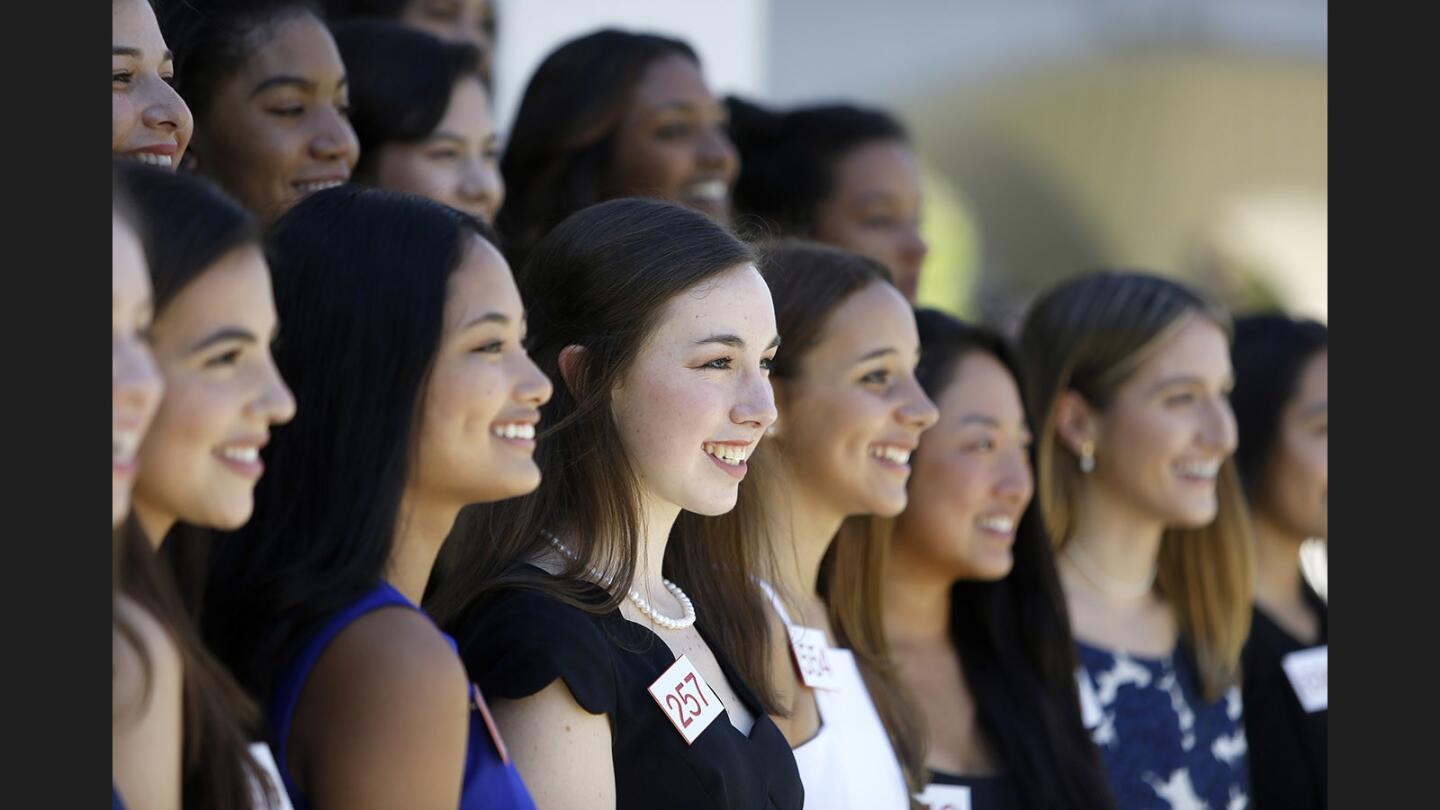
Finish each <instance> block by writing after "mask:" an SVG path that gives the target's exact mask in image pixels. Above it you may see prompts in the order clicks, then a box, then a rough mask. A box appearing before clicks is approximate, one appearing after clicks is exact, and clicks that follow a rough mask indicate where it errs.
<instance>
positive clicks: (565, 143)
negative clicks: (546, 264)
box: [495, 28, 700, 267]
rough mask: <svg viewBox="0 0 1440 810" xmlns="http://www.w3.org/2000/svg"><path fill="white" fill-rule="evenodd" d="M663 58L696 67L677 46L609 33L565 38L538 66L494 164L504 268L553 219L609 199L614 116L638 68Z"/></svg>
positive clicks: (691, 55)
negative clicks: (499, 180) (501, 196)
mask: <svg viewBox="0 0 1440 810" xmlns="http://www.w3.org/2000/svg"><path fill="white" fill-rule="evenodd" d="M666 56H682V57H684V58H686V59H689V60H690V61H692V62H694V63H695V64H696V65H699V64H700V57H698V56H697V55H696V54H695V51H694V50H693V49H692V48H691V47H690V46H689V45H686V44H685V43H684V42H681V41H680V40H678V39H671V38H669V37H663V36H659V35H657V34H639V33H632V32H629V31H619V30H616V29H613V28H607V29H604V30H601V31H596V32H594V33H592V34H587V35H586V36H583V37H579V38H578V39H572V40H570V41H569V42H566V43H565V44H564V45H561V46H560V47H559V48H557V49H556V50H555V51H554V52H552V53H551V54H550V55H549V56H547V57H545V61H544V62H541V63H540V67H539V68H537V69H536V71H535V75H534V76H532V77H531V78H530V83H529V84H528V85H526V87H525V95H524V97H523V98H522V99H521V100H520V109H519V111H518V112H517V113H516V114H515V123H514V125H513V126H512V127H511V128H510V137H509V140H508V144H507V145H506V148H505V154H504V156H503V157H502V158H501V159H500V174H501V175H502V176H503V177H504V179H505V188H506V189H507V192H506V197H505V203H504V204H503V205H502V206H501V207H500V212H499V213H498V214H496V217H495V227H496V229H497V230H499V231H500V233H501V234H503V235H504V236H505V239H506V241H507V243H508V244H509V249H510V262H511V264H512V266H515V267H520V266H521V265H523V264H524V262H525V260H526V257H527V255H528V254H529V252H530V249H531V248H532V247H533V246H534V245H535V243H536V242H538V241H539V240H540V237H542V236H544V235H545V234H546V233H548V232H549V231H550V229H551V228H554V227H555V226H556V225H558V224H560V221H561V220H563V219H565V218H566V217H568V216H570V215H571V214H573V213H575V212H576V211H579V210H580V209H582V208H585V207H586V206H589V205H593V204H595V203H597V202H600V201H602V200H605V199H607V198H608V197H609V196H610V194H612V193H613V192H612V191H611V189H610V184H611V176H610V174H611V167H612V164H613V157H614V151H615V138H614V136H615V131H616V129H617V128H618V127H619V125H620V117H621V115H622V114H623V113H624V110H625V105H626V103H627V102H628V100H629V98H630V93H631V91H632V90H633V89H634V88H635V85H636V84H638V83H639V82H640V79H641V78H642V77H643V76H644V73H645V70H646V68H648V67H649V66H650V64H651V63H652V62H654V61H656V60H658V59H661V58H663V57H666Z"/></svg>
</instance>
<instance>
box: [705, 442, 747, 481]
mask: <svg viewBox="0 0 1440 810" xmlns="http://www.w3.org/2000/svg"><path fill="white" fill-rule="evenodd" d="M700 448H701V449H702V450H704V451H705V455H707V456H709V457H710V461H711V462H713V463H714V464H715V466H717V467H719V468H720V469H722V470H724V471H725V472H726V473H728V474H729V475H730V476H732V477H734V478H737V479H738V478H744V477H745V472H746V470H748V469H749V466H748V465H747V464H746V463H745V460H746V459H748V458H749V457H750V453H751V452H753V451H754V449H755V443H754V442H705V443H703V444H701V445H700Z"/></svg>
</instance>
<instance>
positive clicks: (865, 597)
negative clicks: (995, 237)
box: [751, 239, 928, 792]
mask: <svg viewBox="0 0 1440 810" xmlns="http://www.w3.org/2000/svg"><path fill="white" fill-rule="evenodd" d="M761 273H762V274H763V275H764V276H765V280H766V282H767V283H769V285H770V295H771V297H772V298H773V299H774V301H775V321H776V324H777V325H778V326H779V329H780V336H781V340H783V341H784V342H783V343H782V344H781V348H780V351H779V352H777V353H776V355H775V365H774V370H773V371H772V372H771V379H773V380H776V381H784V380H793V379H797V378H799V377H800V376H801V374H802V367H803V363H804V359H805V356H806V354H808V353H809V351H810V350H811V349H813V348H814V347H815V346H816V344H818V343H819V342H820V340H821V338H822V337H823V334H824V330H825V325H826V321H827V320H828V319H829V317H830V314H831V313H832V312H834V311H835V309H836V308H838V307H839V306H840V305H841V304H842V303H843V302H844V301H845V300H846V299H847V298H849V297H850V296H851V295H853V294H855V293H857V292H859V291H860V290H862V289H864V288H865V287H868V286H870V285H871V284H877V283H878V284H890V283H891V278H890V272H889V271H888V270H886V269H885V266H884V265H882V264H880V263H879V262H877V261H875V260H873V259H869V258H866V257H864V256H861V255H859V254H856V253H851V252H849V251H846V250H841V249H839V248H834V247H828V246H825V245H820V244H816V243H812V242H805V241H801V240H794V239H785V240H780V241H776V242H772V243H770V244H767V245H766V246H765V247H764V248H763V250H762V254H761ZM784 418H785V417H783V416H782V420H783V419H784ZM774 447H775V444H774V443H773V442H761V444H760V447H759V448H758V449H757V450H756V453H755V456H756V457H757V458H758V464H752V465H751V469H754V468H755V467H757V466H759V467H772V468H773V467H775V466H777V465H778V463H779V460H778V459H777V458H775V457H774V454H775V453H777V452H779V451H778V450H776V449H773V448H774ZM773 542H774V539H773V538H772V543H773ZM772 553H773V552H772ZM889 557H890V521H888V520H884V519H880V518H876V517H872V516H868V515H861V516H855V517H850V518H847V519H846V520H845V521H844V522H843V523H842V524H841V526H840V530H839V532H837V533H836V535H835V538H834V539H833V540H832V541H831V542H830V546H829V548H828V549H827V550H826V552H825V556H824V558H823V559H822V560H821V563H820V575H819V580H818V583H817V593H818V594H819V596H820V597H821V598H822V599H824V600H825V605H826V610H827V612H828V616H829V619H830V626H831V627H832V628H833V629H834V631H835V638H836V640H837V641H838V642H839V643H840V644H841V646H844V647H848V648H849V649H850V650H851V651H852V652H853V653H854V654H855V659H856V661H857V662H858V663H859V667H860V674H861V677H862V678H864V680H865V685H866V686H867V687H868V689H869V691H870V696H871V698H872V699H873V700H874V702H875V708H876V710H877V711H878V712H879V714H880V719H881V721H882V722H883V723H884V724H885V730H886V733H887V734H888V735H889V737H890V743H891V745H892V747H893V748H894V749H895V755H896V757H897V758H898V759H899V760H900V764H901V767H902V769H903V770H904V771H905V778H906V781H907V782H908V783H909V786H910V789H911V792H915V791H918V790H920V789H921V788H922V787H923V786H924V785H925V783H926V782H927V781H928V780H927V779H926V777H925V752H924V739H925V735H924V726H923V725H922V722H921V719H920V714H919V712H918V710H917V709H916V707H915V704H914V701H913V700H912V699H911V697H910V696H909V693H908V691H907V690H906V689H905V687H904V686H903V685H902V684H901V682H900V679H899V674H898V671H897V669H896V667H895V663H894V661H893V660H892V659H891V657H890V647H889V644H888V643H887V641H886V639H885V623H884V600H883V598H882V593H881V589H882V587H883V585H884V582H885V569H886V566H887V565H888V563H889ZM832 594H836V595H842V594H843V598H835V599H832V598H830V597H831V595H832Z"/></svg>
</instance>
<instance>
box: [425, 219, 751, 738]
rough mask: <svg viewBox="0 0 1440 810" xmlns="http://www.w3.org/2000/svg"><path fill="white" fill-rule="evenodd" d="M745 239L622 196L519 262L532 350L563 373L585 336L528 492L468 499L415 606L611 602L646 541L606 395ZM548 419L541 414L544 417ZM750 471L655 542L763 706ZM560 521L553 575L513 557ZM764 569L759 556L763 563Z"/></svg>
mask: <svg viewBox="0 0 1440 810" xmlns="http://www.w3.org/2000/svg"><path fill="white" fill-rule="evenodd" d="M753 262H754V257H753V255H752V254H751V251H750V249H749V248H748V247H746V246H745V244H744V243H742V242H740V241H739V240H738V239H736V238H735V237H734V236H732V235H730V234H729V233H728V232H726V231H725V230H724V229H723V228H721V227H720V226H719V225H716V224H715V223H714V222H712V221H710V220H709V219H708V218H707V217H705V216H704V215H702V214H699V213H696V212H694V211H690V210H688V209H685V208H682V207H680V206H678V205H674V204H670V203H664V202H659V201H654V200H640V199H620V200H611V201H609V202H605V203H601V204H599V205H595V206H591V207H590V208H586V209H584V210H582V211H580V212H578V213H575V214H573V215H571V216H570V217H569V218H567V219H566V220H565V221H564V222H562V223H561V224H560V225H559V226H558V227H556V228H555V229H554V230H553V231H551V232H550V233H549V234H548V235H547V236H546V237H545V238H544V239H542V240H540V242H539V243H538V244H537V245H536V246H535V249H534V250H533V252H532V253H531V254H530V259H529V261H528V262H527V264H526V265H525V267H524V268H523V269H522V270H521V271H520V274H519V276H518V279H517V280H518V282H519V287H520V296H521V298H522V299H523V300H524V302H525V306H526V308H527V312H528V319H529V325H530V330H529V342H530V350H529V351H530V357H531V359H532V360H533V361H534V362H535V364H536V365H538V366H539V367H540V369H541V370H542V371H544V372H545V374H546V376H548V377H549V378H550V379H552V380H557V381H558V380H561V379H562V376H561V374H560V360H559V358H560V352H561V350H563V349H564V348H566V347H567V346H580V347H583V348H584V349H585V353H584V355H583V358H584V359H583V367H582V368H580V370H579V373H578V374H577V375H576V376H575V377H574V378H572V379H571V380H570V381H569V382H570V384H569V385H563V384H557V385H556V386H555V393H554V395H553V396H552V397H551V399H550V401H549V402H548V403H546V404H545V405H544V406H543V407H542V408H541V411H540V412H541V426H542V428H543V430H542V432H541V433H540V435H539V437H538V439H539V441H538V443H537V447H536V450H535V462H536V464H537V465H539V467H540V470H541V473H542V478H541V482H540V487H539V488H538V489H537V490H536V491H535V492H533V493H531V494H530V495H527V496H524V497H521V498H513V499H510V500H507V501H501V502H498V503H494V504H483V505H475V506H470V507H467V508H466V509H465V510H464V511H462V512H461V515H460V517H459V519H458V520H457V521H456V526H455V530H454V531H453V532H452V534H451V537H450V539H449V540H448V541H447V542H446V543H445V547H444V549H443V550H442V552H441V559H440V561H439V564H438V566H437V569H438V571H437V574H436V576H435V577H434V578H433V579H432V581H431V587H430V589H429V593H428V595H427V598H426V600H425V607H426V609H427V610H428V611H430V612H431V613H432V615H434V616H435V618H436V620H437V621H438V622H439V623H440V624H441V626H448V625H452V624H454V623H456V622H458V621H459V620H460V619H461V618H462V616H463V614H464V613H465V612H466V611H467V609H468V608H469V607H470V606H472V605H474V604H476V603H477V602H478V601H480V600H482V599H484V598H485V597H486V596H487V595H488V594H492V593H494V592H496V591H498V590H500V589H503V588H511V587H519V588H528V589H533V590H539V591H543V592H545V593H548V594H551V595H552V596H554V597H555V598H557V599H559V600H561V601H563V602H565V603H567V604H570V605H573V606H575V607H577V608H579V609H581V610H584V611H587V612H590V613H594V614H603V613H608V612H610V611H612V610H614V609H615V608H616V607H617V606H618V605H619V604H620V602H621V600H622V599H623V595H624V594H625V593H626V592H627V591H628V590H629V588H630V584H631V581H632V580H633V577H634V572H635V566H636V561H637V559H638V558H639V546H640V544H641V543H642V542H643V540H644V534H643V530H644V526H643V524H642V515H641V511H640V487H641V482H640V480H639V477H638V475H637V472H636V470H635V468H634V466H633V465H632V464H631V461H630V457H629V453H628V451H627V450H626V449H625V444H624V442H623V440H622V439H621V436H620V432H619V430H618V428H617V427H616V424H615V417H614V412H613V408H612V399H611V392H612V391H614V390H615V389H616V388H617V387H618V386H619V385H620V383H621V382H622V381H623V380H624V378H625V375H626V373H627V372H628V371H629V370H630V368H631V367H632V366H633V365H634V363H635V359H636V357H638V356H639V354H640V352H641V351H642V350H643V349H644V346H645V343H646V341H647V339H648V338H649V336H650V335H651V333H652V332H654V330H655V328H656V327H657V325H658V324H659V323H660V321H661V320H662V319H663V318H664V316H665V312H666V309H667V305H668V304H669V302H670V301H671V300H673V299H674V298H675V297H676V296H678V295H680V294H682V293H684V292H685V291H687V290H692V289H694V288H696V287H697V286H699V285H703V284H705V283H707V282H709V281H711V280H713V279H714V278H715V277H716V276H718V275H720V274H722V273H724V272H726V271H728V270H730V269H733V268H734V267H736V266H737V265H745V264H752V263H753ZM546 426H548V427H546ZM757 489H758V482H757V480H756V479H755V478H753V477H752V476H750V475H747V476H746V477H745V479H744V480H742V481H741V484H740V495H739V500H738V502H737V504H736V507H735V509H733V510H732V511H731V512H730V513H729V515H727V518H728V519H727V520H726V521H723V522H717V521H714V520H713V519H709V518H703V517H701V516H698V515H691V514H686V513H683V512H682V513H681V515H680V517H679V519H677V520H676V522H675V525H674V527H673V528H672V530H671V533H670V542H669V545H668V546H667V549H666V574H667V575H668V576H669V577H670V578H671V579H672V580H674V581H675V582H677V583H678V584H679V585H680V586H681V587H683V588H684V589H685V590H686V592H687V593H689V594H690V595H691V597H692V598H693V600H694V602H695V606H696V611H697V613H699V614H700V615H702V616H704V617H705V618H704V623H705V628H706V630H707V631H708V632H709V633H710V634H711V636H712V638H714V639H715V640H716V643H717V646H719V647H720V648H721V649H722V650H723V651H724V652H725V653H726V654H727V655H729V656H730V658H731V660H732V662H733V663H734V664H735V667H736V669H737V670H739V672H740V674H741V676H742V677H743V678H744V680H745V682H746V683H747V684H748V685H749V686H750V687H751V688H752V689H753V690H754V691H755V693H756V694H757V695H758V696H759V697H760V700H761V702H762V703H763V704H764V706H765V709H766V711H767V712H768V711H770V710H771V709H773V707H774V706H775V700H774V697H773V690H772V689H771V687H770V679H769V677H768V674H767V673H768V670H767V669H766V667H765V663H766V660H767V659H766V653H765V650H766V646H767V644H768V643H769V633H768V625H767V623H766V613H765V601H764V596H763V594H761V593H760V591H759V588H758V586H757V585H756V584H755V582H754V581H753V580H752V579H751V577H750V572H751V571H755V570H757V569H762V567H763V562H762V561H761V559H760V557H759V551H758V548H757V546H758V543H757V540H758V538H759V536H760V534H759V530H758V527H759V525H761V524H760V517H759V515H758V513H757V512H756V510H755V506H756V504H757V501H758V497H757V495H758V492H757ZM574 527H584V529H585V530H584V531H577V532H574V533H573V536H572V543H573V545H572V546H571V548H572V550H573V551H574V552H575V553H576V555H577V559H576V560H574V561H570V560H566V565H565V568H564V570H563V572H562V574H561V576H560V577H558V578H557V577H552V576H549V575H546V574H540V573H536V572H535V571H533V570H529V569H526V568H524V567H519V564H520V563H524V562H528V561H530V560H533V559H535V558H536V557H539V556H543V555H546V554H548V553H549V552H550V546H549V544H548V542H547V541H546V540H545V538H544V537H543V536H542V535H541V532H542V531H543V530H550V531H555V532H557V533H558V532H562V531H564V530H565V529H567V528H574ZM591 570H594V571H603V572H606V573H607V574H608V575H611V576H613V579H612V580H611V582H610V584H609V587H608V591H609V593H608V598H607V599H606V600H604V601H603V602H599V603H597V602H596V601H594V600H593V598H587V595H588V593H589V589H590V588H591V587H592V586H591V585H590V584H589V580H590V575H589V574H588V573H587V571H591ZM764 570H768V569H764Z"/></svg>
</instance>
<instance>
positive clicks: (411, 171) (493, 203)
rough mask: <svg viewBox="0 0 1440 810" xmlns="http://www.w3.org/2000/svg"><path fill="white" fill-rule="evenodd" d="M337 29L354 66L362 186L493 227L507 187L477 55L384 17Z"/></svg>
mask: <svg viewBox="0 0 1440 810" xmlns="http://www.w3.org/2000/svg"><path fill="white" fill-rule="evenodd" d="M334 32H335V41H336V42H337V43H338V44H339V46H340V54H341V55H342V56H343V57H344V58H345V65H346V67H348V68H349V69H350V98H351V100H352V102H353V104H354V113H353V115H352V121H353V122H354V125H355V133H356V134H357V135H358V136H359V137H360V147H361V150H360V162H359V163H357V164H356V165H355V178H356V180H358V181H359V182H362V183H365V184H367V185H372V186H378V187H380V188H388V189H391V190H392V191H408V192H412V193H414V194H420V195H422V196H425V197H429V198H430V199H432V200H435V201H437V202H442V203H445V204H446V205H448V206H450V207H452V208H458V209H460V210H461V211H464V212H465V213H467V214H469V215H471V216H473V217H475V218H477V219H479V220H481V221H483V222H486V223H491V222H493V221H494V220H495V212H496V211H497V210H499V208H500V203H501V202H502V201H503V200H504V199H505V183H504V181H503V180H501V179H500V167H499V160H500V146H499V138H498V136H497V135H496V133H495V123H494V120H493V119H492V118H491V115H490V96H489V94H488V93H487V92H486V90H485V85H483V84H482V83H481V82H480V74H479V73H478V72H476V66H477V64H478V62H477V59H478V55H477V53H476V51H475V49H474V48H473V47H471V46H469V45H460V44H452V43H445V42H441V41H440V40H438V39H436V38H435V37H432V36H430V35H429V34H426V33H423V32H420V31H412V30H410V29H408V28H402V27H400V26H398V25H393V24H390V23H386V22H381V21H378V20H352V21H348V22H341V23H336V24H335V26H334Z"/></svg>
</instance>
